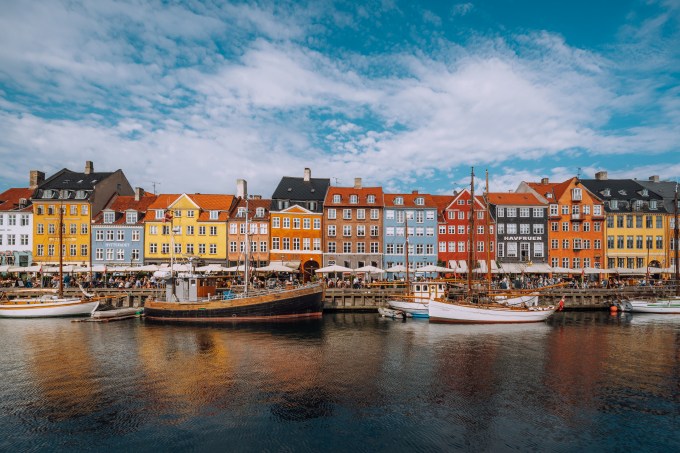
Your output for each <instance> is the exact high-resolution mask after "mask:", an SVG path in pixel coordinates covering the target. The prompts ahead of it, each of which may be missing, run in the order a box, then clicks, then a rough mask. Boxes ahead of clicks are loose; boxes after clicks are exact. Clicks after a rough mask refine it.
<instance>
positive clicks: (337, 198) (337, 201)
mask: <svg viewBox="0 0 680 453" xmlns="http://www.w3.org/2000/svg"><path fill="white" fill-rule="evenodd" d="M341 200H342V197H341V196H340V194H335V195H333V203H340V201H341Z"/></svg>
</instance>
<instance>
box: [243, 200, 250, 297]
mask: <svg viewBox="0 0 680 453" xmlns="http://www.w3.org/2000/svg"><path fill="white" fill-rule="evenodd" d="M243 196H244V197H245V199H246V250H245V262H244V263H243V265H244V278H245V286H244V288H245V289H244V292H245V294H246V296H247V295H248V267H249V266H250V255H249V252H250V225H248V194H247V193H245V192H244V194H243Z"/></svg>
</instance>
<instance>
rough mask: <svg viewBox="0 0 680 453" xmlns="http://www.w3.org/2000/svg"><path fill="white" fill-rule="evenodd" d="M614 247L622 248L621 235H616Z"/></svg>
mask: <svg viewBox="0 0 680 453" xmlns="http://www.w3.org/2000/svg"><path fill="white" fill-rule="evenodd" d="M616 248H617V249H622V248H623V236H616Z"/></svg>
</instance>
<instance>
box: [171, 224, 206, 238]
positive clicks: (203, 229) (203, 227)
mask: <svg viewBox="0 0 680 453" xmlns="http://www.w3.org/2000/svg"><path fill="white" fill-rule="evenodd" d="M161 234H164V235H166V236H167V235H168V234H170V225H163V226H162V229H161ZM203 234H205V227H203Z"/></svg>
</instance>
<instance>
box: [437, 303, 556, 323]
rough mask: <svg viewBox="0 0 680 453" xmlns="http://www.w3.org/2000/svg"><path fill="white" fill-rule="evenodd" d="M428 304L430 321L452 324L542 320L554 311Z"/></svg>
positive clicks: (493, 306) (456, 304) (549, 309)
mask: <svg viewBox="0 0 680 453" xmlns="http://www.w3.org/2000/svg"><path fill="white" fill-rule="evenodd" d="M429 305H430V322H438V323H454V324H505V323H507V324H510V323H525V322H527V323H528V322H542V321H545V320H546V319H548V318H549V317H550V316H551V315H552V314H553V313H554V312H555V309H554V308H534V309H517V308H510V307H499V306H497V305H488V306H485V305H478V306H477V305H472V304H458V303H453V302H439V301H431V302H430V304H429Z"/></svg>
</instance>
